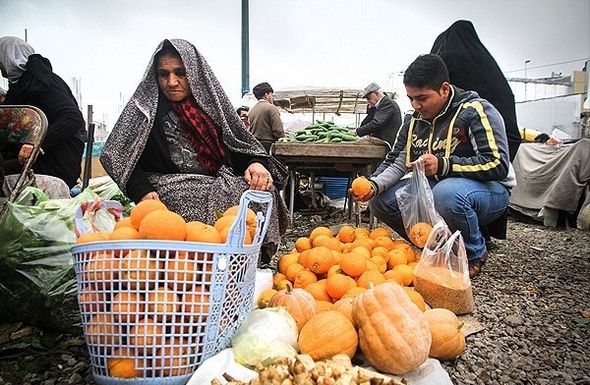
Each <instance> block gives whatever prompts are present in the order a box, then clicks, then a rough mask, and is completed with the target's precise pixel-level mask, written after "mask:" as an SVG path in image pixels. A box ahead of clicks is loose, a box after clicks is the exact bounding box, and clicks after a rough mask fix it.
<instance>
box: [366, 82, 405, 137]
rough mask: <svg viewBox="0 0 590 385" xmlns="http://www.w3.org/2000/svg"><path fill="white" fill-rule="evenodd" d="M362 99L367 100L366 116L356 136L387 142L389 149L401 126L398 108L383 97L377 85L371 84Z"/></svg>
mask: <svg viewBox="0 0 590 385" xmlns="http://www.w3.org/2000/svg"><path fill="white" fill-rule="evenodd" d="M363 98H365V99H367V103H368V105H369V108H368V110H367V114H368V115H367V118H365V119H364V120H363V122H362V123H361V125H360V127H359V128H357V129H356V134H357V135H358V136H365V135H370V136H374V137H377V138H379V139H382V140H384V141H385V142H387V144H388V145H389V148H391V147H392V146H393V142H394V141H395V136H396V135H397V131H398V130H399V128H400V126H401V124H402V116H401V114H400V110H399V106H398V105H397V103H396V102H395V101H393V100H392V99H391V98H390V97H388V96H387V95H385V93H384V92H383V90H381V87H379V85H378V84H377V83H371V84H369V85H368V86H367V87H366V88H365V90H364V91H363ZM373 108H374V110H373Z"/></svg>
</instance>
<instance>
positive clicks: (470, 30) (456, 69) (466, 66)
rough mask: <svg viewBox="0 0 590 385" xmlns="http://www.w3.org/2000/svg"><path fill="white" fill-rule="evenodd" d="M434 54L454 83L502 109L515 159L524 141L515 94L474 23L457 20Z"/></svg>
mask: <svg viewBox="0 0 590 385" xmlns="http://www.w3.org/2000/svg"><path fill="white" fill-rule="evenodd" d="M430 53H433V54H436V55H438V56H440V57H441V58H442V59H443V61H444V62H445V64H446V66H447V69H448V70H449V77H450V80H451V83H452V84H454V85H456V86H457V87H460V88H463V89H465V90H473V91H476V92H477V93H478V94H479V96H481V97H482V98H484V99H486V100H488V101H489V102H490V103H492V104H493V105H494V107H496V109H497V110H498V111H499V112H500V114H501V115H502V117H503V118H504V124H505V125H506V136H507V137H508V147H509V152H510V161H512V160H513V159H514V157H515V156H516V151H517V150H518V146H519V145H520V142H521V139H520V134H519V131H518V125H517V124H516V109H515V107H514V94H513V93H512V89H511V88H510V86H509V85H508V81H507V80H506V78H505V77H504V74H503V73H502V70H500V67H499V66H498V63H496V60H494V57H493V56H492V55H491V54H490V52H489V51H488V50H487V49H486V47H485V46H484V45H483V43H482V42H481V41H480V40H479V37H478V36H477V32H475V28H474V27H473V24H472V23H471V22H470V21H467V20H459V21H456V22H455V23H453V25H451V26H450V27H449V28H448V29H447V30H446V31H444V32H443V33H441V34H440V35H438V37H437V38H436V40H435V41H434V45H433V46H432V49H431V51H430Z"/></svg>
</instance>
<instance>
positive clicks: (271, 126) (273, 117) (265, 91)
mask: <svg viewBox="0 0 590 385" xmlns="http://www.w3.org/2000/svg"><path fill="white" fill-rule="evenodd" d="M253 92H254V96H255V97H256V99H258V103H256V105H255V106H254V107H252V109H251V110H250V113H249V114H248V119H249V120H250V131H252V134H254V136H255V137H256V139H258V140H259V141H260V143H262V145H263V146H264V148H265V149H266V151H267V152H269V151H270V147H271V146H272V144H273V143H274V142H276V141H277V139H279V138H282V137H283V136H285V131H284V130H283V122H281V116H280V114H279V111H278V110H277V108H276V107H275V106H274V105H273V93H274V90H273V89H272V87H271V86H270V84H268V83H266V82H265V83H260V84H257V85H256V86H255V87H254V89H253Z"/></svg>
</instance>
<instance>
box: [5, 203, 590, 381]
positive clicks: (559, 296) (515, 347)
mask: <svg viewBox="0 0 590 385" xmlns="http://www.w3.org/2000/svg"><path fill="white" fill-rule="evenodd" d="M295 215H296V217H295V227H294V228H293V230H292V231H291V232H290V233H289V234H288V235H287V236H286V237H285V244H284V245H283V246H282V248H283V249H285V250H287V249H289V250H290V249H291V248H292V247H293V242H294V240H295V239H296V238H297V237H299V236H305V235H308V234H309V231H310V230H311V229H312V228H313V227H315V226H318V225H328V226H331V225H337V224H341V223H344V222H346V218H345V217H344V216H343V215H342V214H341V213H340V212H335V213H333V214H331V215H324V216H323V217H321V216H299V215H298V214H297V213H296V214H295ZM508 236H509V239H508V240H503V241H500V240H494V243H495V246H496V247H495V248H494V249H493V250H492V251H491V252H490V254H491V258H490V259H489V260H488V262H487V264H486V265H485V266H484V269H483V272H482V274H481V275H480V276H478V277H477V278H476V279H475V280H474V282H473V286H474V294H475V299H476V304H477V310H476V312H475V313H474V314H473V316H474V317H475V318H476V319H477V320H478V321H479V322H481V324H482V325H483V326H484V328H485V329H484V330H483V331H481V332H479V333H477V334H474V335H471V336H469V337H468V338H467V348H466V351H465V352H464V353H463V354H462V355H461V356H460V357H459V358H458V359H456V360H455V361H453V362H444V363H443V366H444V367H445V369H446V370H447V371H448V373H449V374H450V376H451V378H452V380H453V382H454V383H455V384H486V385H487V384H540V385H545V384H588V385H590V354H589V352H588V350H589V349H590V344H589V340H590V339H589V336H590V304H588V300H587V299H588V298H590V233H588V232H582V231H579V230H575V229H559V230H554V229H548V228H545V227H543V226H541V225H538V224H532V223H523V222H517V221H515V220H514V219H513V218H510V220H509V230H508ZM0 326H6V325H0ZM27 331H28V332H30V335H28V336H26V337H23V338H21V339H18V340H16V341H13V342H9V343H4V344H2V343H0V385H9V384H11V385H21V384H22V385H29V384H30V385H33V384H42V385H62V384H63V385H66V384H68V385H72V384H94V382H93V381H92V377H91V375H90V373H89V371H90V368H89V361H88V356H87V354H86V350H85V346H84V344H83V340H82V338H81V337H80V336H70V335H55V334H48V333H42V332H40V331H38V330H36V329H29V330H27Z"/></svg>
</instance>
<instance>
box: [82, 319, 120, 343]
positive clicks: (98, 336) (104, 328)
mask: <svg viewBox="0 0 590 385" xmlns="http://www.w3.org/2000/svg"><path fill="white" fill-rule="evenodd" d="M84 335H85V336H86V342H87V343H88V344H89V345H98V346H102V347H105V348H107V349H110V348H112V347H113V346H114V345H118V344H119V342H120V341H121V337H120V335H119V325H118V324H116V323H115V319H114V317H113V315H112V314H110V313H102V314H97V315H95V316H94V317H92V318H90V321H88V322H87V323H86V330H85V333H84Z"/></svg>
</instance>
